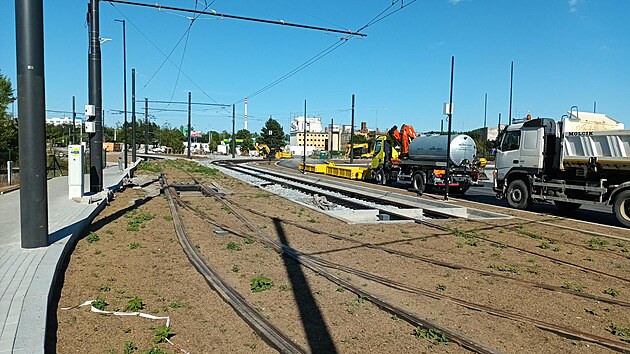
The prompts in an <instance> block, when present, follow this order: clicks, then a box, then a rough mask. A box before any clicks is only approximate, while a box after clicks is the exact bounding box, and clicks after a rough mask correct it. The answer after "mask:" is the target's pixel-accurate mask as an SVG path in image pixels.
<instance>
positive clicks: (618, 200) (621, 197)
mask: <svg viewBox="0 0 630 354" xmlns="http://www.w3.org/2000/svg"><path fill="white" fill-rule="evenodd" d="M613 213H614V214H615V217H616V218H617V220H619V222H620V223H621V224H622V225H623V226H625V227H630V190H625V191H623V192H621V193H619V194H617V197H615V204H614V205H613Z"/></svg>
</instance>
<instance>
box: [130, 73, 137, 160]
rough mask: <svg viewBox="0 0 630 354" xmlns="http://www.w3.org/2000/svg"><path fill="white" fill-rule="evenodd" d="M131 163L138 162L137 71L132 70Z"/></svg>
mask: <svg viewBox="0 0 630 354" xmlns="http://www.w3.org/2000/svg"><path fill="white" fill-rule="evenodd" d="M131 162H133V163H135V162H136V69H134V68H131Z"/></svg>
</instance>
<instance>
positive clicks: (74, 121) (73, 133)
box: [72, 96, 77, 144]
mask: <svg viewBox="0 0 630 354" xmlns="http://www.w3.org/2000/svg"><path fill="white" fill-rule="evenodd" d="M74 104H75V102H74V96H72V143H73V144H76V138H77V130H76V126H77V124H76V119H77V111H76V107H75V105H74Z"/></svg>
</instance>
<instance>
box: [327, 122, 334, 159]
mask: <svg viewBox="0 0 630 354" xmlns="http://www.w3.org/2000/svg"><path fill="white" fill-rule="evenodd" d="M334 126H335V119H334V118H330V148H329V149H328V155H329V156H330V158H332V150H333V146H334V144H333V137H334V132H333V127H334Z"/></svg>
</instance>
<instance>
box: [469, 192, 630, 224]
mask: <svg viewBox="0 0 630 354" xmlns="http://www.w3.org/2000/svg"><path fill="white" fill-rule="evenodd" d="M480 185H481V187H474V188H470V189H469V190H468V192H466V194H465V195H464V197H463V199H466V200H470V201H474V202H479V203H484V204H490V205H497V206H503V207H508V204H507V202H506V201H505V199H503V200H497V199H496V198H495V193H494V191H492V183H480ZM530 211H532V212H535V213H543V214H550V215H556V216H562V217H566V218H571V219H576V220H581V221H589V222H594V223H598V224H604V225H610V226H621V224H620V223H619V222H618V221H617V219H616V218H615V216H614V215H613V214H612V207H610V206H590V205H588V206H586V205H583V206H582V207H581V208H580V209H578V210H575V211H570V212H564V211H561V210H559V209H558V208H556V206H555V205H553V204H548V203H535V204H533V205H532V207H531V209H530Z"/></svg>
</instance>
